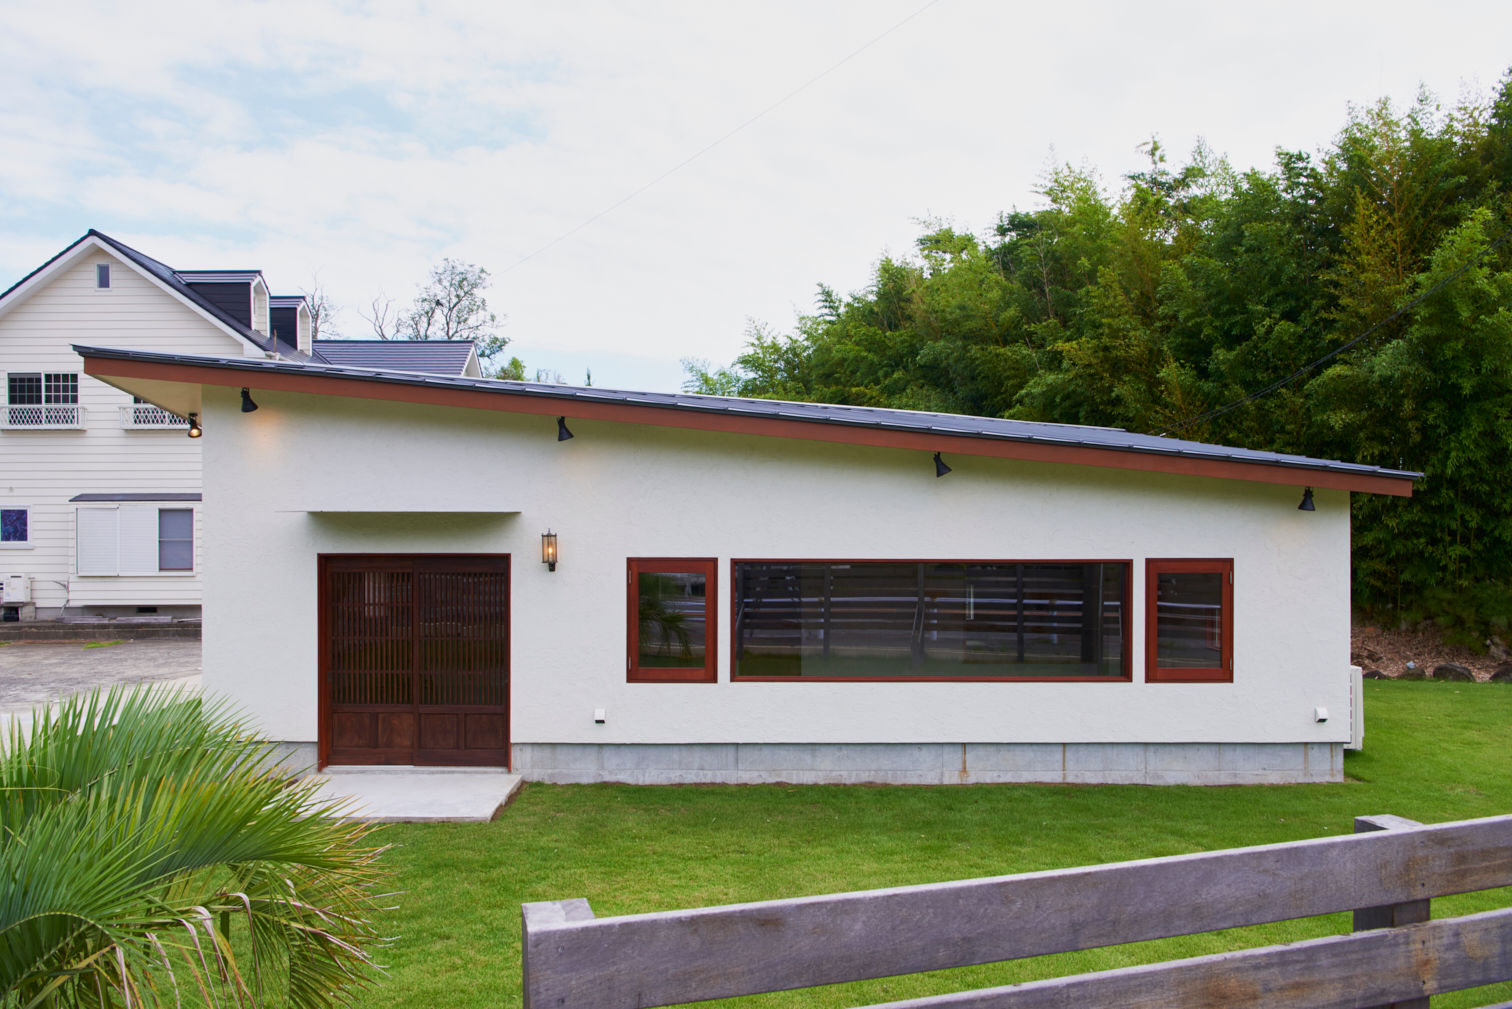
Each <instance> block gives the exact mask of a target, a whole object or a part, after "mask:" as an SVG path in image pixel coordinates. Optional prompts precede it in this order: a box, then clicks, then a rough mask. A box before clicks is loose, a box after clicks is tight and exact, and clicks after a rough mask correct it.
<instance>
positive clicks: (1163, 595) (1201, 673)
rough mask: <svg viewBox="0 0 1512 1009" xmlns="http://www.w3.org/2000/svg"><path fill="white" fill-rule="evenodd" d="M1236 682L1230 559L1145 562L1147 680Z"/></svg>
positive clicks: (1160, 681)
mask: <svg viewBox="0 0 1512 1009" xmlns="http://www.w3.org/2000/svg"><path fill="white" fill-rule="evenodd" d="M1233 679H1234V562H1233V560H1232V559H1225V558H1218V559H1205V560H1193V559H1180V560H1178V559H1151V560H1147V561H1146V562H1145V680H1147V681H1148V682H1151V683H1231V682H1233Z"/></svg>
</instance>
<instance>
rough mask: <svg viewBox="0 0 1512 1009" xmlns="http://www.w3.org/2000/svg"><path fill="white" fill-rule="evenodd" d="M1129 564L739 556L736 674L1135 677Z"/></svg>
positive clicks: (863, 677)
mask: <svg viewBox="0 0 1512 1009" xmlns="http://www.w3.org/2000/svg"><path fill="white" fill-rule="evenodd" d="M1127 573H1128V565H1127V564H1124V563H1116V562H1111V563H1103V562H1098V563H1086V562H1065V563H1055V562H1034V563H1013V562H1007V563H1003V562H991V563H968V562H935V563H931V562H922V563H921V562H915V561H909V562H896V561H854V562H778V563H773V562H754V561H738V562H736V564H735V591H736V619H735V646H736V652H735V675H737V676H783V677H786V676H794V677H810V678H813V677H818V678H856V679H878V678H891V677H940V678H965V677H1024V678H1044V677H1056V678H1062V677H1075V678H1110V679H1112V678H1123V677H1125V676H1126V675H1127V672H1126V670H1125V663H1124V657H1125V656H1124V640H1125V631H1126V614H1125V607H1124V596H1125V587H1126V584H1127Z"/></svg>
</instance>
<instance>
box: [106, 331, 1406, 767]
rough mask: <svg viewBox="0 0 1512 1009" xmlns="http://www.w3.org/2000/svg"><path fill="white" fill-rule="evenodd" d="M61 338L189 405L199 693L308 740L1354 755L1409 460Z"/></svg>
mask: <svg viewBox="0 0 1512 1009" xmlns="http://www.w3.org/2000/svg"><path fill="white" fill-rule="evenodd" d="M81 353H82V355H83V357H84V359H85V369H86V372H87V374H90V375H93V376H96V377H98V378H100V379H102V380H104V381H106V382H109V383H110V384H112V385H114V386H116V387H118V388H119V389H121V390H123V392H125V393H130V394H134V395H137V396H141V397H142V398H144V399H147V400H149V401H151V402H153V403H155V404H157V405H159V406H162V407H164V408H166V409H168V410H170V411H172V412H174V413H180V414H184V413H189V412H194V413H196V414H199V415H200V416H201V418H202V421H203V424H204V438H203V442H204V451H205V491H206V496H207V498H208V499H209V500H213V501H216V502H234V507H233V506H231V505H229V504H228V505H226V506H225V507H218V509H217V510H216V511H215V512H213V513H211V514H210V515H209V516H208V518H207V522H206V533H205V538H206V544H207V550H209V551H210V552H212V553H213V556H214V557H215V560H216V564H215V566H214V567H213V568H212V569H211V570H210V571H208V572H207V575H206V586H205V635H204V642H205V653H204V683H205V687H206V689H207V690H209V691H211V692H213V693H217V694H223V695H226V696H228V697H230V698H232V699H233V700H234V701H235V702H236V703H237V704H238V705H239V706H240V707H242V708H243V709H245V710H246V711H248V712H249V713H250V714H251V715H252V716H254V717H255V719H256V720H257V721H258V722H259V723H260V724H261V727H262V728H263V730H264V731H266V732H268V733H270V734H271V735H272V737H273V738H275V739H279V740H284V741H287V742H289V743H292V744H295V747H296V750H297V752H296V754H295V756H294V759H296V760H300V759H303V760H307V761H310V762H315V761H318V762H319V763H321V764H327V763H337V764H343V763H345V764H363V763H399V764H412V763H413V764H424V763H433V764H468V763H473V764H495V765H508V766H511V767H513V768H514V769H515V770H516V771H519V772H520V773H522V774H524V775H525V776H526V777H528V778H534V779H540V780H548V781H598V780H620V781H637V782H667V781H778V780H781V781H898V782H982V781H1085V782H1091V781H1124V782H1152V783H1153V782H1261V781H1265V782H1276V781H1328V780H1339V779H1340V778H1341V776H1342V749H1343V746H1344V744H1345V743H1346V742H1347V741H1348V740H1349V738H1350V726H1351V717H1350V714H1351V712H1350V704H1351V689H1350V687H1351V677H1350V667H1349V616H1350V614H1349V570H1350V568H1349V495H1350V493H1351V492H1371V493H1386V494H1397V495H1405V494H1410V493H1411V489H1412V479H1413V477H1414V476H1415V474H1410V473H1404V472H1398V471H1392V470H1383V469H1379V468H1376V467H1370V466H1361V465H1354V464H1347V463H1338V462H1330V461H1327V460H1318V459H1307V458H1301V457H1296V456H1283V455H1277V454H1274V453H1267V452H1254V451H1247V450H1243V449H1231V448H1223V447H1219V446H1212V445H1204V444H1199V443H1195V442H1185V441H1177V440H1173V439H1163V438H1156V437H1152V436H1146V435H1136V434H1130V433H1127V432H1124V431H1119V430H1113V429H1106V428H1086V427H1071V426H1062V425H1054V424H1032V423H1023V422H1016V421H1006V420H993V419H985V418H974V417H957V416H948V415H938V414H923V413H914V412H911V411H901V410H873V409H861V408H855V407H843V406H827V405H821V404H801V403H781V402H771V401H762V400H739V399H725V398H719V397H706V396H687V395H666V394H655V393H629V392H617V391H614V390H608V389H597V388H577V387H568V386H537V385H531V384H527V383H516V382H499V381H488V380H476V379H464V378H440V377H426V376H417V375H404V374H399V373H385V372H365V373H363V372H356V371H349V370H341V369H335V368H331V367H328V366H320V365H313V364H301V363H290V362H281V361H267V360H250V359H237V358H230V357H228V358H221V359H203V358H201V359H196V358H191V357H185V356H181V355H171V354H159V353H140V352H129V351H112V350H94V349H88V348H84V349H81ZM243 388H249V389H250V390H251V393H252V395H253V396H255V397H256V400H257V402H258V403H259V404H260V405H261V409H260V410H259V411H258V412H257V413H255V414H244V413H242V412H241V408H240V395H239V393H240V390H241V389H243ZM937 453H938V454H937ZM1304 492H1305V493H1304ZM1314 504H1315V510H1302V508H1299V505H1300V506H1304V507H1310V506H1313V505H1314Z"/></svg>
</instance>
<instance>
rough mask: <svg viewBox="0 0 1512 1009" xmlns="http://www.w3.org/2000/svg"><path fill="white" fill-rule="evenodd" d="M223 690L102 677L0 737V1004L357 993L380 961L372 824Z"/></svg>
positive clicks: (339, 999) (255, 999)
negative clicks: (94, 687) (324, 794)
mask: <svg viewBox="0 0 1512 1009" xmlns="http://www.w3.org/2000/svg"><path fill="white" fill-rule="evenodd" d="M270 755H271V754H270V747H269V744H267V743H265V742H261V741H259V740H257V739H256V738H255V737H254V736H253V735H252V734H251V733H249V732H248V731H247V729H246V727H245V726H243V725H241V724H239V723H238V722H236V721H235V720H234V719H231V718H229V717H227V716H226V715H225V713H224V712H223V711H221V710H219V709H217V708H215V707H214V706H207V705H206V704H204V703H202V702H201V701H200V700H199V699H198V698H193V697H189V696H185V695H182V694H172V693H165V692H160V691H154V690H146V689H141V688H138V689H132V690H121V689H116V690H112V691H110V692H108V693H103V692H96V693H93V694H89V695H78V696H75V697H73V698H70V699H68V700H67V701H65V702H63V704H62V705H61V706H60V707H59V708H58V710H57V711H56V713H54V714H49V713H47V712H45V711H43V710H39V711H38V713H37V714H36V715H34V716H33V719H32V722H31V729H30V732H25V731H23V730H22V728H21V727H20V724H19V719H18V720H16V721H15V722H13V723H12V726H11V730H10V733H9V738H8V739H7V740H6V741H5V747H4V752H3V753H0V1006H3V1007H6V1009H20V1007H23V1006H26V1007H30V1006H43V1005H46V1006H51V1005H67V1006H80V1005H98V1006H159V1005H179V1004H180V1001H181V999H184V998H187V999H189V1000H190V1001H191V1002H198V1003H205V1004H214V1005H219V1004H222V1003H223V1002H230V1003H231V1004H234V1005H238V1006H263V1005H268V1004H280V1005H288V1006H292V1007H323V1006H332V1005H340V1004H346V1003H348V1002H350V1001H351V997H352V994H353V993H354V991H355V990H357V989H359V988H360V987H361V986H363V985H364V984H366V983H368V982H369V981H371V980H372V979H373V978H374V976H375V973H376V968H375V966H374V964H373V961H372V957H371V951H372V950H373V949H374V948H375V947H376V946H378V945H379V944H380V940H379V938H378V933H377V931H376V929H375V925H374V924H373V919H374V918H375V917H376V916H377V915H378V914H379V910H380V908H379V903H378V896H377V895H378V893H379V887H380V886H381V884H382V882H383V881H384V879H385V878H386V873H385V872H384V871H383V870H382V868H381V865H380V863H379V861H378V856H379V854H380V850H381V849H379V848H377V847H375V846H374V845H373V844H372V843H371V841H370V837H369V834H370V828H369V827H368V826H366V825H359V824H351V823H344V822H342V820H341V819H340V817H341V815H342V813H343V810H342V808H341V807H340V806H339V805H338V804H337V803H333V802H331V801H329V800H326V799H323V798H321V797H320V796H318V795H317V794H316V789H317V787H318V786H317V785H316V784H314V783H311V782H309V781H307V780H300V779H296V778H290V777H288V776H287V775H285V774H281V773H278V772H275V771H271V770H264V769H263V768H264V767H265V766H267V765H266V762H267V760H268V758H269V757H270Z"/></svg>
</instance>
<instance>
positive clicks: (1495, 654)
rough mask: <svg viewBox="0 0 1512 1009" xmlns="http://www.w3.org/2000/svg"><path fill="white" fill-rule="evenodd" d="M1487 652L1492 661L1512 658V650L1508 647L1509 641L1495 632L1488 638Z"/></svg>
mask: <svg viewBox="0 0 1512 1009" xmlns="http://www.w3.org/2000/svg"><path fill="white" fill-rule="evenodd" d="M1486 654H1488V655H1490V656H1491V659H1492V661H1495V662H1506V661H1507V660H1509V659H1512V650H1509V649H1508V648H1507V643H1506V642H1505V641H1503V640H1502V639H1501V638H1499V637H1497V636H1496V635H1495V634H1493V635H1491V637H1489V638H1487V639H1486Z"/></svg>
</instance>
